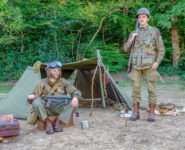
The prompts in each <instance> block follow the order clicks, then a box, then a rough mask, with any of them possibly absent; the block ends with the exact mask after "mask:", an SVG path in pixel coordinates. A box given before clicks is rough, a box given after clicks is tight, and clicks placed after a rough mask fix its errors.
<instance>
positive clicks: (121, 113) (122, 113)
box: [120, 110, 125, 118]
mask: <svg viewBox="0 0 185 150" xmlns="http://www.w3.org/2000/svg"><path fill="white" fill-rule="evenodd" d="M124 113H125V112H124V111H123V110H122V111H120V117H121V118H123V117H124Z"/></svg>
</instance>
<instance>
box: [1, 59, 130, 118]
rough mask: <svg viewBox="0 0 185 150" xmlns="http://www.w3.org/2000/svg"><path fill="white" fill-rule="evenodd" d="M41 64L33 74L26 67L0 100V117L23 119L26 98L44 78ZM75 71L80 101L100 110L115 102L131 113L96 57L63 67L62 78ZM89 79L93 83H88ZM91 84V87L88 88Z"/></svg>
mask: <svg viewBox="0 0 185 150" xmlns="http://www.w3.org/2000/svg"><path fill="white" fill-rule="evenodd" d="M46 66H47V64H41V66H40V70H39V71H38V72H37V73H34V72H33V69H32V67H28V68H27V69H26V70H25V72H24V73H23V75H22V77H21V78H20V80H19V81H18V82H17V83H16V85H15V86H14V87H13V88H12V90H11V91H10V92H9V93H8V94H7V95H6V97H4V98H3V99H1V100H0V115H2V114H13V115H14V117H16V118H27V116H28V112H29V108H30V105H29V104H28V103H27V96H28V94H30V93H31V92H32V90H33V88H34V86H35V85H36V83H37V82H38V81H39V80H40V79H41V78H44V77H46V72H45V67H46ZM75 70H76V77H75V82H74V84H75V86H76V87H77V88H78V89H79V90H81V92H82V97H83V99H82V101H89V100H90V101H91V100H92V99H93V100H98V101H100V102H101V103H102V107H103V108H105V107H106V101H107V100H108V99H109V100H111V101H115V102H119V103H121V104H123V105H125V106H126V107H127V108H128V109H129V110H132V109H133V108H132V101H131V100H130V99H129V98H128V97H127V95H126V94H125V93H124V92H123V91H121V90H120V88H119V87H118V85H117V84H116V83H115V81H114V80H113V78H112V77H111V75H110V74H109V73H108V71H107V70H106V68H105V66H104V64H103V63H102V61H101V58H100V56H99V57H96V58H92V59H87V60H83V61H78V62H73V63H67V64H63V66H62V77H64V78H66V79H68V78H69V77H70V76H71V74H72V73H73V72H74V71H75ZM92 79H93V81H92ZM92 84H93V85H92Z"/></svg>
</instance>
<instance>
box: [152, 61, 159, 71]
mask: <svg viewBox="0 0 185 150" xmlns="http://www.w3.org/2000/svg"><path fill="white" fill-rule="evenodd" d="M158 66H159V63H158V62H154V64H153V65H152V68H151V70H156V69H157V67H158Z"/></svg>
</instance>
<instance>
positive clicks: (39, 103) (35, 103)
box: [32, 98, 42, 107]
mask: <svg viewBox="0 0 185 150" xmlns="http://www.w3.org/2000/svg"><path fill="white" fill-rule="evenodd" d="M40 105H42V102H41V99H40V98H36V99H34V100H33V102H32V106H33V107H39V106H40Z"/></svg>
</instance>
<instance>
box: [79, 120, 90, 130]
mask: <svg viewBox="0 0 185 150" xmlns="http://www.w3.org/2000/svg"><path fill="white" fill-rule="evenodd" d="M81 127H82V129H83V130H86V129H89V128H90V121H89V120H85V121H82V122H81Z"/></svg>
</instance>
